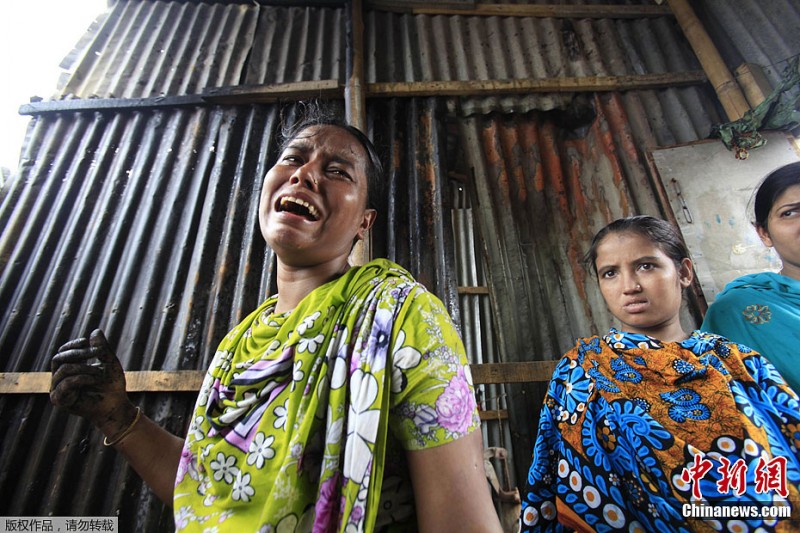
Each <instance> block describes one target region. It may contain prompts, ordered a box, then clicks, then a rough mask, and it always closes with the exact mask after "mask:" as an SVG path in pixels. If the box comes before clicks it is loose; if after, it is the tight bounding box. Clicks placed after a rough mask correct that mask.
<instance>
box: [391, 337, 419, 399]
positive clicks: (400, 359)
mask: <svg viewBox="0 0 800 533" xmlns="http://www.w3.org/2000/svg"><path fill="white" fill-rule="evenodd" d="M405 338H406V335H405V333H404V332H403V331H402V330H401V331H400V333H398V335H397V342H395V344H394V355H393V356H392V392H394V393H398V392H402V391H403V389H405V388H406V385H407V384H408V379H406V375H405V372H404V371H405V370H409V369H412V368H414V367H416V366H417V365H419V363H420V361H422V354H421V353H419V351H418V350H417V349H416V348H414V347H413V346H403V341H405Z"/></svg>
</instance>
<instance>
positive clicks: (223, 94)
mask: <svg viewBox="0 0 800 533" xmlns="http://www.w3.org/2000/svg"><path fill="white" fill-rule="evenodd" d="M343 94H344V88H343V87H342V86H341V85H340V84H339V82H338V80H320V81H300V82H293V83H278V84H274V85H237V86H233V87H215V88H209V89H205V90H204V91H203V92H202V93H201V94H199V95H198V94H188V95H184V96H164V97H161V96H159V97H155V98H87V99H85V100H77V99H75V100H54V101H50V102H32V103H30V104H25V105H22V106H20V108H19V114H20V115H42V114H45V113H61V112H65V111H67V112H70V111H118V110H121V109H135V110H142V109H155V108H164V107H167V108H175V107H187V106H197V105H207V104H257V103H267V102H277V101H280V100H303V99H306V98H322V99H334V98H342V95H343Z"/></svg>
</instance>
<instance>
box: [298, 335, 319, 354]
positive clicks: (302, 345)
mask: <svg viewBox="0 0 800 533" xmlns="http://www.w3.org/2000/svg"><path fill="white" fill-rule="evenodd" d="M324 340H325V335H323V334H322V333H320V334H319V335H317V336H316V337H314V338H311V339H307V338H302V339H300V342H299V343H297V351H298V352H305V351H308V353H316V352H317V348H319V347H320V346H321V345H322V342H323V341H324Z"/></svg>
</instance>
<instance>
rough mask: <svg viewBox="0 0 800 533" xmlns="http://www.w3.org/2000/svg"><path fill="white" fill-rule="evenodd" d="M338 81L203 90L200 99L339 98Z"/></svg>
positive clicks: (246, 101) (232, 101) (245, 101)
mask: <svg viewBox="0 0 800 533" xmlns="http://www.w3.org/2000/svg"><path fill="white" fill-rule="evenodd" d="M343 93H344V89H343V88H342V86H341V85H340V84H339V81H338V80H318V81H298V82H292V83H276V84H272V85H236V86H233V87H212V88H208V89H204V90H203V92H202V94H201V97H202V98H203V100H204V101H205V102H208V103H211V104H263V103H269V102H277V101H279V100H304V99H307V98H320V99H333V98H341V97H342V94H343Z"/></svg>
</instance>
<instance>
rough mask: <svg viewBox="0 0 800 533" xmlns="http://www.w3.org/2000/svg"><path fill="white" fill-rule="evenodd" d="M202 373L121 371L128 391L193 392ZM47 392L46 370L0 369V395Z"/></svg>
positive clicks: (199, 383)
mask: <svg viewBox="0 0 800 533" xmlns="http://www.w3.org/2000/svg"><path fill="white" fill-rule="evenodd" d="M204 376H205V372H201V371H199V370H178V371H167V370H161V371H151V370H147V371H138V372H125V380H126V382H127V385H128V392H197V391H199V390H200V385H201V384H202V383H203V377H204ZM49 392H50V372H0V394H44V393H49Z"/></svg>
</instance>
